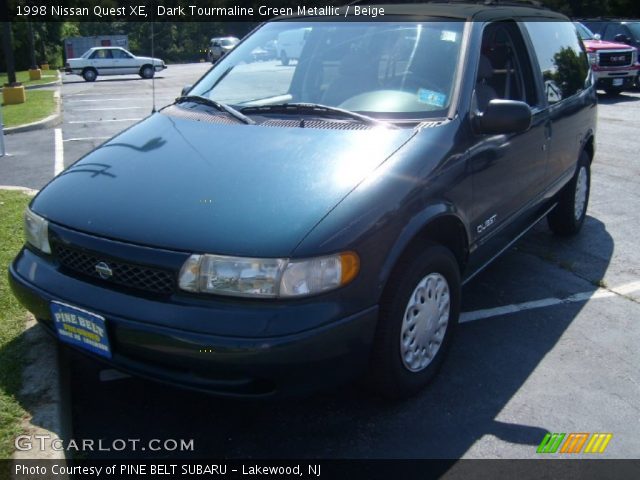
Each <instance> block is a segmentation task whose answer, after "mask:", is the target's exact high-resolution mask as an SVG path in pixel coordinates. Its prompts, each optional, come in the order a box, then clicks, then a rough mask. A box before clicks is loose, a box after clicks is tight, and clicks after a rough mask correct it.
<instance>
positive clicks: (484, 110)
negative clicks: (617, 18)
mask: <svg viewBox="0 0 640 480" xmlns="http://www.w3.org/2000/svg"><path fill="white" fill-rule="evenodd" d="M384 12H385V15H384V17H379V18H378V19H376V20H373V19H366V18H365V19H363V18H359V19H358V21H352V20H353V19H352V18H350V17H347V18H346V19H345V18H344V16H337V17H331V18H318V17H296V18H279V19H276V20H274V21H271V22H268V23H266V24H264V25H262V26H260V27H259V28H257V29H256V30H255V31H254V32H253V33H252V34H251V35H249V36H247V37H246V38H245V39H244V40H243V41H242V42H241V43H240V44H238V46H237V47H236V48H234V49H233V50H232V51H231V52H229V53H228V54H227V55H225V56H224V57H223V58H222V59H221V60H220V61H219V62H217V63H216V65H215V66H214V67H212V69H211V70H210V71H209V72H208V73H207V74H205V75H204V76H203V77H202V78H201V79H200V80H199V81H198V82H197V83H196V84H195V85H194V86H192V87H189V88H187V89H186V90H185V91H184V92H183V94H182V96H180V97H179V98H177V100H176V102H175V103H174V104H172V105H169V106H167V107H165V108H164V109H162V110H160V111H159V112H157V113H155V114H153V115H151V116H150V117H148V118H146V119H145V120H143V121H141V122H140V123H138V124H136V125H135V126H133V127H131V128H129V129H127V130H126V131H124V132H122V133H121V134H119V135H117V136H116V137H115V138H113V139H111V140H109V141H107V142H106V143H104V144H103V145H101V146H100V147H99V148H97V149H96V150H94V151H93V152H91V153H90V154H88V155H87V156H85V157H84V158H82V159H81V160H79V161H78V162H77V163H75V164H74V165H72V166H71V167H69V168H68V169H67V170H65V171H64V172H62V174H60V175H59V176H58V177H56V178H55V179H54V180H53V181H51V182H50V183H49V184H48V185H47V186H46V187H45V188H44V189H43V190H42V191H40V193H39V194H38V195H37V196H36V197H35V198H34V199H33V201H32V202H31V204H30V206H29V208H28V209H27V211H26V213H25V233H26V245H25V246H24V248H23V249H22V251H21V252H20V253H19V254H18V256H17V257H16V259H15V260H14V262H13V263H12V265H11V266H10V273H9V275H10V281H11V286H12V288H13V291H14V293H15V295H16V297H17V298H18V299H19V300H20V302H21V303H22V304H23V305H25V307H26V308H28V309H29V310H30V311H31V312H33V314H34V315H35V317H36V318H37V319H38V320H39V322H40V323H41V324H42V325H43V326H44V327H45V328H46V329H47V330H48V331H49V332H51V333H52V334H53V335H54V336H56V337H57V338H58V339H59V340H60V341H61V342H64V343H65V344H68V345H70V346H71V347H73V348H75V349H77V350H79V351H81V352H83V353H85V354H86V355H87V356H88V357H92V358H94V359H98V360H101V361H104V362H106V363H108V364H110V365H112V366H113V367H115V368H117V369H119V370H122V371H125V372H129V373H133V374H135V375H138V376H140V377H146V378H150V379H155V380H159V381H162V382H166V383H169V384H173V385H178V386H182V387H187V388H191V389H196V390H201V391H206V392H210V393H213V394H217V395H222V396H235V397H272V396H276V395H280V394H289V393H296V392H298V393H299V392H306V391H309V390H311V389H313V388H317V387H319V386H321V385H327V384H334V385H335V384H337V383H339V382H345V381H348V380H351V379H355V378H359V377H360V378H365V379H366V380H367V381H368V383H369V384H370V385H371V386H372V387H374V388H375V389H376V390H377V391H378V392H381V393H382V394H384V395H386V396H388V397H393V398H402V397H406V396H409V395H412V394H415V393H416V392H418V391H419V390H420V389H421V388H422V387H424V386H425V385H426V384H427V382H428V381H429V380H430V379H431V378H432V377H433V376H434V374H435V373H436V372H437V370H438V369H439V367H440V366H441V364H442V361H443V359H444V357H445V355H446V353H447V350H448V349H449V347H450V345H451V342H452V341H453V338H454V335H455V331H456V324H457V323H458V316H459V311H460V296H461V287H462V285H463V284H464V283H465V282H468V281H469V280H471V279H472V278H473V277H474V275H476V274H477V273H478V272H479V271H481V270H482V269H483V268H484V267H485V266H486V265H487V264H488V263H489V262H491V261H492V260H493V259H495V258H496V257H497V256H498V255H499V254H500V253H501V252H503V251H505V250H506V249H507V248H508V247H509V246H510V245H511V244H513V243H514V242H515V241H516V240H517V239H518V238H519V237H520V236H522V235H523V234H524V233H525V232H526V231H527V230H528V229H529V228H531V227H532V226H533V225H535V224H536V223H537V222H538V221H539V220H541V219H542V218H543V217H546V218H547V220H548V224H549V226H550V228H551V229H552V230H553V231H554V232H556V233H557V234H559V235H572V234H575V233H577V232H578V231H579V230H580V228H581V226H582V224H583V221H584V218H585V214H586V210H587V203H588V200H589V188H590V164H591V162H592V160H593V157H594V153H595V152H594V146H595V140H594V136H595V131H596V93H595V89H594V84H593V77H592V75H591V72H590V70H589V63H588V61H587V56H586V54H585V50H584V47H583V45H582V43H581V41H580V39H579V37H578V35H577V33H576V29H575V26H574V25H573V24H572V23H571V22H570V21H569V19H567V18H566V17H564V16H561V15H558V14H555V13H553V12H551V11H549V10H546V9H542V8H534V7H509V8H506V7H487V6H478V5H471V4H469V5H465V4H455V5H452V4H435V3H430V4H428V5H416V4H410V5H390V6H386V7H384ZM381 18H382V21H378V20H380V19H381ZM300 29H304V31H306V32H308V34H306V35H305V37H304V45H302V48H301V52H300V55H299V58H298V59H297V60H296V61H294V62H290V63H288V64H287V65H283V64H282V62H281V61H280V60H279V59H272V60H269V61H255V60H254V56H253V55H252V52H253V51H254V50H255V49H256V48H258V47H260V46H261V45H265V44H267V43H268V42H272V41H274V40H277V39H278V38H282V37H283V34H284V36H286V32H288V31H293V30H296V31H299V30H300ZM522 274H523V276H524V275H525V274H526V272H522Z"/></svg>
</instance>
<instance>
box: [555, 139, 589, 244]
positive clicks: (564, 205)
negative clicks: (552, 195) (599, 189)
mask: <svg viewBox="0 0 640 480" xmlns="http://www.w3.org/2000/svg"><path fill="white" fill-rule="evenodd" d="M590 191H591V169H590V162H589V155H587V153H586V152H584V151H583V152H582V153H581V154H580V160H579V161H578V168H577V170H576V173H575V175H574V176H573V179H571V181H570V182H569V183H568V184H567V185H566V186H565V187H564V189H563V190H562V192H561V193H560V197H559V198H558V205H556V208H554V209H553V210H552V211H551V212H549V215H547V223H548V224H549V227H550V228H551V230H552V231H553V233H555V234H556V235H561V236H570V235H575V234H577V233H578V232H579V231H580V229H581V228H582V224H583V223H584V219H585V217H586V216H587V206H588V205H589V193H590Z"/></svg>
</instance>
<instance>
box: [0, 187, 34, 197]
mask: <svg viewBox="0 0 640 480" xmlns="http://www.w3.org/2000/svg"><path fill="white" fill-rule="evenodd" d="M0 190H14V191H18V192H24V193H26V194H27V195H29V196H31V197H34V196H35V195H36V194H37V193H38V190H34V189H33V188H28V187H19V186H16V185H0Z"/></svg>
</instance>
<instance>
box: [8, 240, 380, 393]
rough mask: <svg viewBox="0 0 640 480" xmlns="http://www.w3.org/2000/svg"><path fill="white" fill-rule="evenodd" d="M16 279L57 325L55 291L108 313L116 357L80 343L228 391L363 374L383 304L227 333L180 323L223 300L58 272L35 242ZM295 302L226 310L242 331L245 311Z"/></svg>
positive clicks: (180, 382)
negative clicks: (308, 321) (164, 297)
mask: <svg viewBox="0 0 640 480" xmlns="http://www.w3.org/2000/svg"><path fill="white" fill-rule="evenodd" d="M9 282H10V285H11V288H12V290H13V292H14V294H15V296H16V297H17V298H18V300H19V301H20V302H21V303H22V304H23V305H24V306H25V307H26V308H27V309H28V310H30V311H31V312H32V313H33V314H34V316H35V317H36V318H37V319H38V320H39V322H40V323H41V324H42V325H44V326H45V327H46V329H47V330H48V331H49V332H50V333H51V334H53V335H56V333H55V329H54V323H53V321H52V318H51V312H50V309H49V305H50V302H51V301H52V300H58V301H62V302H65V303H68V304H72V305H76V306H78V307H81V308H84V309H86V310H89V311H92V312H94V313H96V314H98V315H102V316H103V317H105V318H106V322H107V332H108V336H109V341H110V344H111V350H112V358H111V359H110V360H106V359H104V358H102V357H97V356H95V355H93V354H92V353H90V352H87V351H85V350H79V351H81V352H82V353H84V354H86V355H87V356H90V357H93V358H95V359H97V360H100V361H103V362H106V363H108V364H109V365H112V366H113V367H115V368H117V369H119V370H122V371H125V372H128V373H132V374H134V375H137V376H140V377H144V378H149V379H153V380H158V381H162V382H165V383H169V384H172V385H176V386H180V387H185V388H189V389H194V390H200V391H206V392H208V393H212V394H216V395H219V396H228V397H274V396H280V395H291V394H299V393H307V392H309V391H313V390H315V389H318V388H321V387H326V386H331V385H336V384H339V383H342V382H346V381H348V380H350V379H353V378H354V377H356V376H357V375H359V374H361V373H362V372H364V370H365V368H366V366H367V363H368V357H369V351H370V346H371V343H372V341H373V336H374V332H375V325H376V321H377V314H378V308H377V306H374V307H370V308H368V309H365V310H363V311H360V312H358V313H356V314H352V315H349V316H346V317H343V318H339V319H334V320H332V321H330V322H328V323H326V324H323V325H320V326H318V327H316V328H311V329H308V330H304V331H297V332H292V333H289V334H281V335H273V336H261V337H258V336H252V337H248V336H246V335H244V336H243V335H233V334H226V335H219V334H212V333H210V332H206V333H203V332H197V331H191V330H186V329H183V328H180V324H181V323H186V324H193V322H190V321H189V317H194V316H197V317H199V318H202V317H203V316H204V317H205V318H206V316H207V315H209V316H214V315H220V314H221V312H222V311H223V310H220V308H218V309H215V308H212V309H207V308H203V307H201V306H199V305H190V304H186V303H185V304H179V303H177V302H170V303H166V302H162V301H156V300H152V299H148V298H143V297H137V296H133V295H129V294H125V293H123V292H119V291H115V290H111V289H108V288H103V287H101V286H98V285H94V284H92V283H90V282H86V281H82V280H79V279H77V278H74V277H70V276H67V275H64V274H62V273H60V272H58V271H57V269H56V268H55V265H52V264H50V263H49V262H48V261H45V260H43V259H42V258H40V257H39V256H38V255H36V254H34V253H33V252H31V251H29V250H28V249H23V251H22V252H20V254H19V255H18V256H17V257H16V259H15V260H14V262H13V264H12V265H11V266H10V268H9ZM286 308H287V307H286V306H280V307H278V308H277V309H273V308H269V305H268V304H266V306H265V307H263V308H260V307H259V306H258V307H256V306H255V305H252V306H250V307H243V306H242V305H241V304H240V303H238V302H236V304H235V305H233V308H229V304H227V305H225V309H224V310H225V311H226V313H224V315H226V317H227V318H226V319H227V320H228V322H229V324H230V325H234V324H236V325H237V328H236V329H235V330H236V331H238V332H241V331H242V321H243V318H249V317H255V316H260V315H262V317H263V320H264V321H268V320H270V319H271V320H273V318H274V316H277V315H286V313H287V312H285V311H283V309H286ZM320 309H321V310H322V307H320ZM278 310H279V312H278ZM162 317H164V318H162ZM154 319H158V322H155V321H154ZM168 319H169V320H168ZM160 320H164V324H160V323H162V322H160ZM171 322H173V326H168V324H169V323H171Z"/></svg>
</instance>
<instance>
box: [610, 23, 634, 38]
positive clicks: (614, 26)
mask: <svg viewBox="0 0 640 480" xmlns="http://www.w3.org/2000/svg"><path fill="white" fill-rule="evenodd" d="M618 35H625V36H628V35H629V32H628V30H627V28H626V27H625V26H624V25H621V24H619V23H610V24H609V26H608V27H607V31H606V32H605V34H604V39H605V40H610V41H613V40H615V38H616V37H617V36H618Z"/></svg>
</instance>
